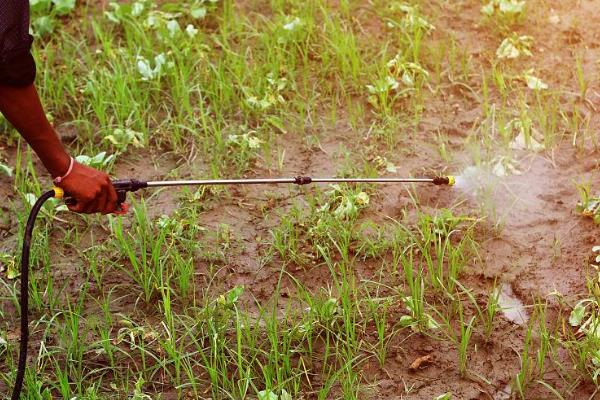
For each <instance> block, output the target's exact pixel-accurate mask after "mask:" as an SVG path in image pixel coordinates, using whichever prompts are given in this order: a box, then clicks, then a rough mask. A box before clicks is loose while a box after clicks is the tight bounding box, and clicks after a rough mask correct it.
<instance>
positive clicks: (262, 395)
mask: <svg viewBox="0 0 600 400" xmlns="http://www.w3.org/2000/svg"><path fill="white" fill-rule="evenodd" d="M257 395H258V400H278V399H279V396H277V395H276V394H275V393H273V392H272V391H270V390H261V391H260V392H258V394H257Z"/></svg>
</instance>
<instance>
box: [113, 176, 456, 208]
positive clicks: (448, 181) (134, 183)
mask: <svg viewBox="0 0 600 400" xmlns="http://www.w3.org/2000/svg"><path fill="white" fill-rule="evenodd" d="M455 181H456V180H455V178H454V176H451V175H448V176H437V177H434V178H312V177H310V176H296V177H294V178H248V179H203V180H178V181H148V182H146V181H140V180H137V179H123V180H117V181H113V186H114V187H115V190H116V191H117V195H118V202H119V203H123V202H125V198H126V196H127V192H136V191H138V190H140V189H145V188H156V187H168V186H210V185H275V184H294V185H308V184H311V183H431V184H434V185H447V186H453V185H454V183H455Z"/></svg>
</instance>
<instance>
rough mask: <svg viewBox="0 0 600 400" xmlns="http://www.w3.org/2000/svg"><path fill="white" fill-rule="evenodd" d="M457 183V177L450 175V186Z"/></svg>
mask: <svg viewBox="0 0 600 400" xmlns="http://www.w3.org/2000/svg"><path fill="white" fill-rule="evenodd" d="M455 184H456V177H455V176H453V175H448V186H454V185H455Z"/></svg>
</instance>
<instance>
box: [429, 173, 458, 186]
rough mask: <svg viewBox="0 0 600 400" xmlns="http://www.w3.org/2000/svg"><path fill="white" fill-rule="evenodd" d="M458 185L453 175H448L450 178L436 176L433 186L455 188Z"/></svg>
mask: <svg viewBox="0 0 600 400" xmlns="http://www.w3.org/2000/svg"><path fill="white" fill-rule="evenodd" d="M455 183H456V178H455V177H454V176H452V175H448V176H436V177H435V178H433V184H434V185H448V186H454V184H455Z"/></svg>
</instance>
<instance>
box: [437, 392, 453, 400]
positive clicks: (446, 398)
mask: <svg viewBox="0 0 600 400" xmlns="http://www.w3.org/2000/svg"><path fill="white" fill-rule="evenodd" d="M451 398H452V393H450V392H448V393H444V394H440V395H439V396H437V397H435V398H434V399H433V400H450V399H451Z"/></svg>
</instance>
